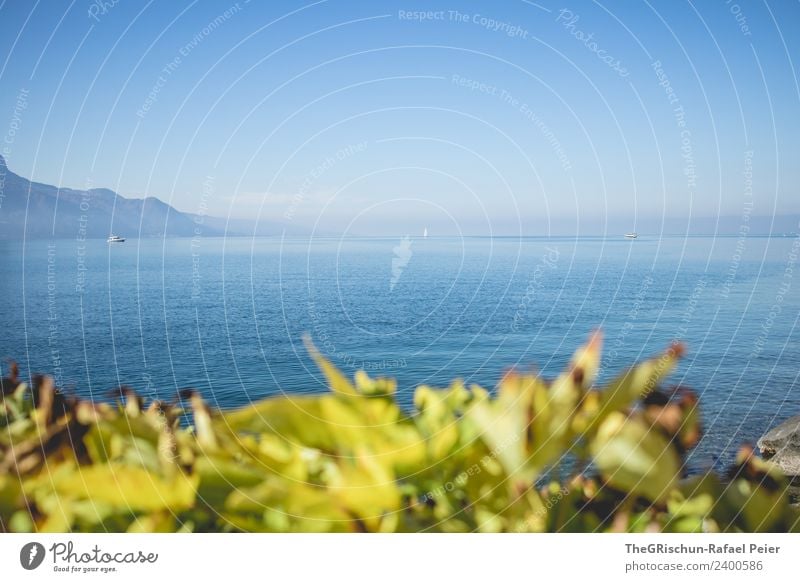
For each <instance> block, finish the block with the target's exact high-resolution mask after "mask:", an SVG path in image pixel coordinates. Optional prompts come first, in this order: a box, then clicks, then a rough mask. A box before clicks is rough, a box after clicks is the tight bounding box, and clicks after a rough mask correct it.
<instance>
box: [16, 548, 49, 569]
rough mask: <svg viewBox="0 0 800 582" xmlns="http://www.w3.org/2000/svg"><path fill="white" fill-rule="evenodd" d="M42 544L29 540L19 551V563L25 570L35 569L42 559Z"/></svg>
mask: <svg viewBox="0 0 800 582" xmlns="http://www.w3.org/2000/svg"><path fill="white" fill-rule="evenodd" d="M44 554H45V552H44V546H43V545H42V544H40V543H39V542H29V543H27V544H25V545H24V546H22V549H21V550H20V551H19V563H20V564H22V567H23V568H25V569H26V570H35V569H36V568H38V567H39V566H41V565H42V562H43V561H44Z"/></svg>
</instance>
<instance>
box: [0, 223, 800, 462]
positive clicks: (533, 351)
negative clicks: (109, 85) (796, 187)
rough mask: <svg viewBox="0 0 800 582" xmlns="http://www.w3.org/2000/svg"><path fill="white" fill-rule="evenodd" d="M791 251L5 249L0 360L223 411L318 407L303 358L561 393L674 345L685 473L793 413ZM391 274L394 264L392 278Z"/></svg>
mask: <svg viewBox="0 0 800 582" xmlns="http://www.w3.org/2000/svg"><path fill="white" fill-rule="evenodd" d="M798 245H800V240H798V239H796V238H755V237H749V238H746V239H739V238H725V237H723V238H720V237H718V238H711V237H707V238H704V237H690V238H681V237H675V238H663V237H662V238H656V237H651V238H648V237H646V236H641V237H640V238H639V239H637V240H635V241H629V240H625V239H621V238H616V237H615V238H606V239H604V238H581V239H577V240H576V239H570V238H550V239H544V238H541V239H538V238H529V239H510V238H494V239H492V238H464V239H460V238H453V239H449V238H427V239H421V238H416V239H410V242H409V243H406V244H405V245H404V244H403V243H402V242H401V240H399V239H397V238H369V239H367V238H362V239H356V238H354V239H345V240H339V239H314V240H305V239H288V240H281V239H279V238H258V239H247V238H228V239H207V238H203V239H199V240H191V239H166V240H160V239H150V240H130V239H129V240H128V241H127V242H126V243H124V244H118V245H108V244H106V243H105V242H104V241H101V240H97V241H87V242H85V243H78V242H76V241H70V240H56V241H33V242H30V241H29V242H26V243H24V244H23V243H8V242H0V257H1V258H2V263H0V297H2V299H3V308H2V312H0V325H2V329H3V334H2V339H0V355H2V356H8V357H12V358H14V359H16V360H17V361H18V362H19V363H20V365H21V367H22V368H23V370H25V371H26V372H28V371H41V372H48V373H51V374H55V375H56V377H57V380H58V382H59V384H61V385H63V386H65V387H67V388H69V389H73V390H75V391H76V392H77V393H79V394H82V395H86V396H91V397H94V398H107V390H108V389H109V388H111V387H112V386H116V385H118V384H120V383H124V384H128V385H131V386H133V387H135V388H137V389H138V390H139V391H141V392H142V393H144V394H146V395H148V396H158V397H161V398H171V397H173V396H174V394H175V393H176V391H177V390H178V389H180V388H184V387H187V386H194V387H196V388H198V389H200V390H202V391H203V393H204V394H205V395H206V397H207V399H208V400H210V401H211V402H213V403H215V404H216V405H218V406H221V407H233V406H237V405H241V404H245V403H247V402H249V401H251V400H256V399H259V398H262V397H264V396H267V395H271V394H277V393H280V392H286V393H292V394H296V393H309V392H319V391H323V390H324V389H325V388H324V386H323V385H322V383H321V380H320V377H319V374H318V373H317V371H316V369H315V368H314V366H313V364H312V363H311V362H310V360H309V358H308V356H307V354H306V351H305V349H304V347H303V344H302V340H301V338H302V335H303V333H305V332H307V333H309V334H310V335H311V337H312V338H313V340H314V341H315V343H316V344H317V345H318V346H319V347H320V349H321V350H322V351H323V352H324V353H325V354H327V355H328V357H330V358H331V359H333V360H334V361H335V362H336V363H338V364H339V365H340V366H341V367H343V368H345V369H347V370H349V372H350V373H352V372H353V371H354V370H355V369H356V368H359V367H364V368H366V369H367V370H369V371H371V372H373V373H385V374H391V375H393V376H396V377H397V378H398V381H399V386H400V388H399V391H400V397H401V399H402V401H403V402H404V403H405V404H408V403H409V402H410V398H411V394H412V393H413V389H414V387H415V386H417V385H419V384H423V383H428V384H433V385H445V384H447V383H448V382H449V380H450V379H452V378H453V377H456V376H460V377H461V378H463V379H464V380H466V381H467V382H477V383H480V384H482V385H484V386H487V387H492V386H494V385H495V383H496V381H497V379H498V377H499V376H500V375H501V374H502V373H503V371H504V370H506V369H508V368H509V367H512V366H517V367H536V368H537V369H540V370H543V371H544V372H545V373H546V374H555V373H556V372H557V371H558V370H559V369H560V368H561V367H562V366H563V365H564V364H565V363H566V362H567V361H568V359H569V356H570V355H571V353H572V351H573V350H574V349H575V348H576V347H577V346H578V345H579V344H580V343H581V342H582V341H584V340H585V339H586V337H587V335H588V334H589V333H590V332H591V330H593V329H594V328H596V327H601V328H602V329H603V331H604V333H605V337H606V351H605V356H604V360H603V376H604V377H605V378H608V377H609V376H611V375H612V374H614V373H617V372H619V371H620V370H622V369H623V368H624V367H625V366H626V365H628V364H630V363H631V362H633V361H635V360H640V359H642V358H645V357H647V356H650V355H652V354H654V353H656V352H658V351H659V350H660V349H662V348H664V347H665V346H666V345H667V344H668V342H669V341H670V340H671V339H673V338H677V339H681V340H683V341H685V342H686V343H687V345H688V355H687V357H686V358H685V360H684V361H683V362H682V365H681V367H680V369H679V371H678V373H676V374H675V375H674V376H673V378H672V382H673V383H676V384H678V383H680V384H684V385H688V386H691V387H693V388H695V389H696V390H697V391H698V392H700V394H701V404H702V410H703V412H704V421H705V426H706V434H705V437H704V439H703V441H702V443H701V446H700V447H699V448H698V450H697V452H696V454H695V455H694V457H693V463H695V464H696V465H697V466H710V465H711V464H713V463H714V462H715V460H719V459H722V461H727V460H730V458H731V456H732V455H733V454H734V453H735V449H736V448H737V445H738V444H739V443H741V442H744V441H751V442H752V441H754V440H756V439H757V438H758V437H759V436H760V435H761V434H762V433H763V432H764V430H765V429H766V428H768V427H770V426H773V425H774V424H776V423H777V422H778V421H780V420H782V419H784V418H786V417H788V416H792V415H794V414H799V413H800V390H799V389H798V371H799V370H800V354H798V347H800V331H798V327H797V323H798V316H799V314H800V292H798V291H799V290H800V280H799V279H800V271H798V267H797V265H796V260H797V252H798ZM393 259H394V261H395V265H394V267H395V268H394V271H393Z"/></svg>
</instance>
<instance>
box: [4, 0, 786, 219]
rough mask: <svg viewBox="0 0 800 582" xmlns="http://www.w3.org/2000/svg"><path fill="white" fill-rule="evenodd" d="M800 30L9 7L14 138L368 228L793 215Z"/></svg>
mask: <svg viewBox="0 0 800 582" xmlns="http://www.w3.org/2000/svg"><path fill="white" fill-rule="evenodd" d="M417 11H426V13H424V14H418V13H417ZM799 22H800V3H798V2H769V3H756V2H740V3H739V4H737V3H735V2H732V1H731V2H726V1H725V0H719V1H711V2H696V3H687V2H674V1H669V2H651V3H648V2H644V3H641V4H639V3H629V2H624V3H622V2H616V3H608V4H604V3H596V2H562V3H549V2H540V3H534V2H527V1H522V0H520V1H509V2H503V3H499V2H488V1H487V2H454V1H450V2H410V1H403V2H345V1H341V0H329V1H321V2H314V3H308V4H306V3H303V2H272V1H270V2H263V3H262V2H249V3H248V2H245V1H244V0H242V1H240V2H237V3H226V2H199V1H198V2H191V3H184V2H166V1H162V2H150V3H147V4H144V3H142V2H133V1H129V0H116V3H115V2H114V1H113V0H106V1H105V2H103V1H101V0H97V1H95V2H89V1H74V2H72V3H67V2H60V1H59V2H56V1H40V2H13V1H6V2H3V3H2V4H0V89H2V90H0V133H2V134H3V136H2V137H0V139H2V140H3V141H2V143H0V147H2V148H3V149H2V153H3V155H4V156H5V157H6V159H7V161H8V165H9V167H10V168H11V169H12V170H13V171H15V172H17V173H19V174H21V175H24V176H31V177H33V178H34V179H36V180H39V181H43V182H47V183H51V184H59V185H63V186H68V187H73V188H81V189H83V188H86V187H108V188H112V189H114V190H116V191H118V192H119V193H120V194H123V195H126V196H143V195H153V196H157V197H159V198H161V199H162V200H165V201H167V202H169V203H171V204H173V205H174V206H175V207H177V208H178V209H180V210H184V211H189V212H199V211H204V209H206V207H207V210H206V211H207V212H208V213H210V214H214V215H218V216H232V217H237V218H258V219H259V220H263V221H270V222H276V223H283V224H288V223H291V224H292V225H293V226H294V225H312V226H316V227H317V228H319V229H322V230H325V231H335V232H350V233H355V234H365V233H375V232H386V233H391V234H397V233H403V232H419V231H421V230H422V228H424V227H426V226H427V227H428V228H429V229H430V230H432V231H433V232H434V233H440V234H452V233H458V232H463V233H467V234H488V233H501V234H515V233H517V232H526V233H532V232H540V231H542V229H546V228H547V225H548V223H551V224H555V223H567V224H574V225H575V226H576V228H578V229H588V228H590V227H591V226H595V227H596V226H598V225H600V227H602V226H603V225H607V224H610V223H614V222H618V223H625V224H630V225H631V228H635V227H636V225H637V224H641V222H642V221H644V220H652V219H653V218H658V217H662V216H666V217H677V218H681V217H689V216H690V215H691V216H714V215H717V214H724V215H729V216H740V215H742V213H743V212H747V211H748V210H747V209H748V204H749V203H750V202H752V203H753V210H752V212H753V213H754V214H761V215H769V214H772V213H774V212H777V213H784V214H785V213H795V212H800V195H798V194H799V193H798V184H799V183H800V169H799V166H800V164H799V163H798V161H800V147H798V146H799V145H800V143H799V142H800V138H798V134H799V132H800V114H798V112H800V88H799V87H798V74H797V71H796V69H795V67H797V66H799V65H800V36H798V35H797V33H796V30H797V24H798V23H799Z"/></svg>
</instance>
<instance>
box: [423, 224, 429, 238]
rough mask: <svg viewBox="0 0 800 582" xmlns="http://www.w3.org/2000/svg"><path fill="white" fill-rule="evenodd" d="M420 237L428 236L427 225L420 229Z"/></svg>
mask: <svg viewBox="0 0 800 582" xmlns="http://www.w3.org/2000/svg"><path fill="white" fill-rule="evenodd" d="M422 238H428V227H427V226H426V227H425V230H423V231H422Z"/></svg>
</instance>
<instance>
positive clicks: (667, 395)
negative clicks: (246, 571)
mask: <svg viewBox="0 0 800 582" xmlns="http://www.w3.org/2000/svg"><path fill="white" fill-rule="evenodd" d="M601 343H602V342H601V338H600V336H599V334H595V335H594V336H593V337H592V339H591V340H590V341H589V342H588V343H587V344H586V345H585V346H584V347H582V348H581V349H580V350H579V351H578V352H577V353H576V354H575V356H574V357H573V359H572V361H571V363H570V364H569V366H568V367H567V369H566V370H565V371H564V372H563V373H562V374H561V375H560V376H558V377H557V378H555V379H553V380H552V381H545V380H543V379H542V378H541V377H539V376H537V375H532V374H519V373H515V372H512V373H509V374H507V375H506V376H505V377H504V378H503V379H502V380H501V382H500V383H499V385H498V387H497V390H496V394H490V393H489V392H488V391H487V390H485V389H483V388H481V387H479V386H474V385H473V386H469V387H467V386H465V385H464V384H463V383H461V382H459V381H456V382H454V383H453V384H452V385H451V386H450V387H449V388H445V389H436V388H431V387H428V386H422V387H419V388H418V389H417V390H416V392H415V395H414V408H413V410H412V411H410V412H409V411H405V410H403V409H402V408H401V407H399V406H398V404H397V402H396V400H395V388H396V385H395V382H394V380H391V379H388V378H377V379H373V378H370V377H369V376H367V374H366V373H364V372H363V371H358V372H357V373H356V374H355V378H354V380H353V381H351V380H350V379H348V378H346V377H345V376H344V375H342V373H341V372H340V371H339V370H338V369H336V368H335V367H334V366H333V365H332V364H331V363H330V362H329V361H327V360H326V359H325V358H324V357H322V356H321V355H320V354H319V353H318V352H317V351H316V350H315V349H314V348H313V346H311V345H309V349H310V351H311V354H312V356H313V358H314V359H315V360H316V362H317V364H318V365H319V366H320V369H321V370H322V372H323V373H324V375H325V377H326V378H327V382H328V384H329V387H330V392H329V393H328V394H324V395H318V396H287V397H279V398H269V399H266V400H263V401H261V402H258V403H255V404H253V405H251V406H247V407H244V408H241V409H237V410H231V411H211V410H210V409H209V407H208V406H207V405H206V403H205V402H204V401H203V399H202V398H201V396H200V395H199V394H198V393H197V392H194V391H186V392H184V393H183V394H182V399H181V400H180V401H179V402H175V403H171V404H168V403H164V402H160V401H151V402H145V401H144V400H143V399H142V398H141V397H139V396H138V395H137V394H136V393H135V392H134V391H133V390H131V389H129V388H125V387H122V388H121V389H120V391H119V398H118V402H117V404H108V403H95V402H90V401H87V400H81V399H79V398H76V397H68V396H65V395H64V394H63V392H61V391H60V390H58V389H57V388H56V387H55V386H54V385H53V382H52V380H51V379H50V378H48V377H44V376H37V377H34V378H33V380H32V382H31V386H30V387H29V386H28V384H26V383H23V382H21V381H20V380H19V378H18V372H17V369H16V366H14V365H12V366H11V370H10V373H9V375H8V377H6V378H3V380H2V393H3V400H2V407H0V531H13V532H28V531H40V532H66V531H131V532H172V531H248V532H251V531H268V532H329V531H343V532H348V531H352V532H421V531H442V532H470V531H481V532H560V531H565V532H591V531H636V532H639V531H668V532H700V531H708V532H716V531H748V532H749V531H798V530H800V514H799V513H798V511H797V510H796V509H795V508H793V507H791V506H790V504H789V499H788V495H787V493H786V480H785V478H784V477H783V475H781V474H780V471H779V470H778V469H777V468H775V467H773V466H771V465H770V464H769V463H768V462H766V461H763V460H762V459H760V458H758V457H757V456H755V455H754V454H753V451H752V449H749V448H743V449H742V450H741V451H740V453H739V455H738V457H737V459H736V463H735V466H734V467H733V468H732V469H731V470H730V472H729V473H727V474H726V475H724V476H716V475H714V474H705V475H701V476H696V477H692V478H687V477H686V475H685V466H686V456H687V454H688V452H689V451H690V450H691V449H692V447H694V446H695V445H696V444H697V442H698V441H699V439H700V436H701V427H700V417H699V412H698V401H697V398H696V396H695V395H694V393H692V392H691V391H689V390H687V389H683V388H675V389H669V390H665V389H662V388H661V385H662V380H663V379H664V378H665V377H666V376H667V375H668V374H669V373H670V372H671V371H672V370H673V368H674V367H675V364H676V362H677V360H678V359H679V358H680V356H681V354H682V351H683V348H682V346H680V345H679V344H675V345H673V346H671V347H670V348H669V349H667V350H666V351H665V352H664V353H663V354H661V355H660V356H658V357H656V358H654V359H651V360H648V361H645V362H643V363H641V364H639V365H637V366H636V367H634V368H631V369H630V370H628V371H626V372H625V373H624V374H623V375H622V376H620V377H619V378H617V379H616V380H614V381H613V382H611V383H610V384H609V385H607V386H605V387H604V388H596V387H594V381H595V378H596V375H597V371H598V367H599V363H600V349H601ZM184 404H185V405H188V406H187V407H186V410H185V409H184V408H182V405H184ZM189 410H190V411H191V415H192V416H191V418H192V422H191V424H190V425H188V426H184V425H183V424H182V423H181V418H183V417H184V415H185V414H186V413H188V411H189ZM568 473H571V476H563V477H560V478H555V477H552V476H553V475H559V476H561V475H565V474H568Z"/></svg>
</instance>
